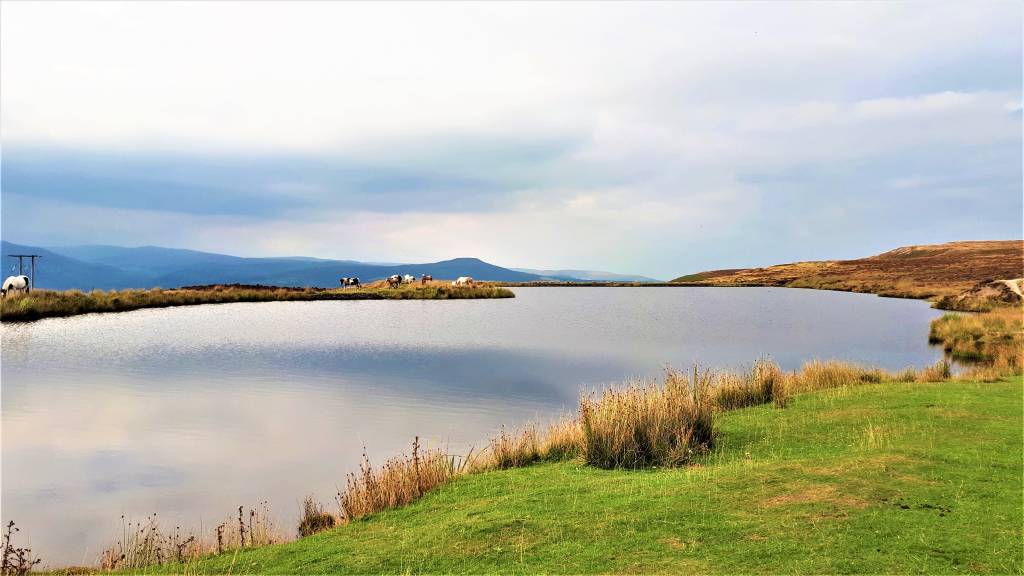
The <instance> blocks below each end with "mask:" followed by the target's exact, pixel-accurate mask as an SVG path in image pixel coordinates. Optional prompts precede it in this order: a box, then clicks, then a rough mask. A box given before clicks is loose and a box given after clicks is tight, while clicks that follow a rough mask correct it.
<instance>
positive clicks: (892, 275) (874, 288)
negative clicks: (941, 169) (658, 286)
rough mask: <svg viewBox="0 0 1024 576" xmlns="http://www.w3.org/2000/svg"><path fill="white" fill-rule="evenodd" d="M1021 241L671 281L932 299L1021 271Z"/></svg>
mask: <svg viewBox="0 0 1024 576" xmlns="http://www.w3.org/2000/svg"><path fill="white" fill-rule="evenodd" d="M1022 260H1024V241H1020V240H1003V241H977V242H949V243H946V244H930V245H924V246H907V247H903V248H897V249H895V250H891V251H889V252H886V253H884V254H879V255H877V256H871V257H868V258H859V259H856V260H829V261H821V262H794V263H792V264H780V265H778V266H769V267H767V268H744V269H733V270H711V271H708V272H700V273H698V274H689V275H687V276H680V277H679V278H676V279H675V280H673V282H681V283H686V284H697V285H707V286H723V285H724V286H786V287H792V288H821V289H828V290H847V291H853V292H869V293H872V294H880V295H883V296H899V297H908V298H935V297H941V296H950V295H954V294H959V293H961V292H963V291H964V290H967V289H969V288H971V287H973V286H974V285H975V284H977V283H978V282H981V281H983V280H992V279H1011V278H1020V277H1021V276H1022V275H1024V266H1022V264H1021V262H1022Z"/></svg>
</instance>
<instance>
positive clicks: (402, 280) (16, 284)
mask: <svg viewBox="0 0 1024 576" xmlns="http://www.w3.org/2000/svg"><path fill="white" fill-rule="evenodd" d="M433 280H434V277H433V276H431V275H430V274H423V275H422V276H420V278H419V283H420V284H421V285H423V286H426V285H427V282H431V281H433ZM385 281H386V282H387V285H388V288H398V287H399V286H401V285H402V284H414V283H416V282H417V280H416V277H415V276H413V275H411V274H405V275H404V276H399V275H398V274H393V275H391V276H388V277H387V279H386V280H385ZM338 282H339V283H340V284H341V287H342V288H348V287H349V286H362V284H360V283H359V278H355V277H353V278H349V277H347V276H346V277H344V278H340V279H339V280H338ZM452 286H473V278H472V277H470V276H459V277H458V278H456V279H455V280H454V281H453V282H452ZM30 291H31V285H30V283H29V279H28V276H24V275H22V276H8V277H7V279H6V280H4V284H3V287H2V288H0V293H2V294H3V297H4V298H6V297H7V293H8V292H25V293H26V294H28V293H29V292H30Z"/></svg>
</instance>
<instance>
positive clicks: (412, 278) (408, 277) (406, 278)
mask: <svg viewBox="0 0 1024 576" xmlns="http://www.w3.org/2000/svg"><path fill="white" fill-rule="evenodd" d="M415 281H416V277H415V276H413V275H412V274H406V275H405V276H402V284H412V283H413V282H415Z"/></svg>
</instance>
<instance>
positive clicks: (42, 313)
mask: <svg viewBox="0 0 1024 576" xmlns="http://www.w3.org/2000/svg"><path fill="white" fill-rule="evenodd" d="M514 297H515V294H514V293H513V292H512V291H511V290H508V289H506V288H501V287H498V286H494V285H490V284H477V285H476V286H472V287H455V286H452V285H450V284H447V283H443V282H432V283H429V284H426V285H421V284H419V283H416V284H411V285H403V286H401V287H399V288H387V287H384V286H381V285H379V283H378V284H373V285H367V286H365V287H361V288H334V289H328V288H287V287H280V286H261V285H245V284H217V285H212V286H190V287H186V288H175V289H167V290H164V289H160V288H153V289H150V290H111V291H102V290H93V291H91V292H82V291H80V290H65V291H54V290H34V291H32V292H31V293H29V294H24V293H17V294H11V295H8V296H7V297H6V298H3V299H2V300H0V320H2V321H4V322H26V321H31V320H39V319H40V318H51V317H60V316H75V315H78V314H90V313H94V312H126V311H129V310H138V309H140V308H167V307H170V306H192V305H196V304H225V303H230V302H274V301H291V300H454V299H469V298H514Z"/></svg>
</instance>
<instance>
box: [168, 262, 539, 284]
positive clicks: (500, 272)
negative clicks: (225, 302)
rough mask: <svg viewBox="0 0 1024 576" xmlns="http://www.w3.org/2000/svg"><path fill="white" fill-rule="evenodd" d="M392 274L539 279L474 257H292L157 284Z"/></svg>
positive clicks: (184, 274) (314, 280)
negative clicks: (404, 260) (391, 261)
mask: <svg viewBox="0 0 1024 576" xmlns="http://www.w3.org/2000/svg"><path fill="white" fill-rule="evenodd" d="M392 274H412V275H413V276H417V277H418V276H419V275H421V274H430V275H431V276H434V277H435V278H438V279H440V278H457V277H459V276H472V277H473V278H476V279H478V280H498V281H506V282H529V281H532V280H537V279H539V277H538V276H536V275H533V274H526V273H523V272H516V271H514V270H509V269H507V268H502V267H500V266H495V265H493V264H488V263H487V262H484V261H482V260H479V259H477V258H456V259H454V260H444V261H441V262H431V263H427V264H396V265H388V266H380V265H375V264H366V263H363V262H353V261H341V260H321V261H316V262H310V261H304V260H297V259H292V258H247V259H244V262H239V263H236V264H234V265H233V266H231V267H220V268H216V269H208V268H205V267H193V268H188V269H184V270H179V271H177V272H174V273H172V274H168V275H165V276H161V277H159V278H157V279H156V280H155V281H156V283H157V284H158V285H160V286H164V287H168V286H186V285H191V284H210V283H236V282H237V283H241V284H273V285H277V286H335V285H337V284H338V278H340V277H342V276H356V277H358V278H359V279H360V280H362V281H363V282H364V283H365V282H371V281H374V280H380V279H381V278H386V277H388V276H390V275H392Z"/></svg>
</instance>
